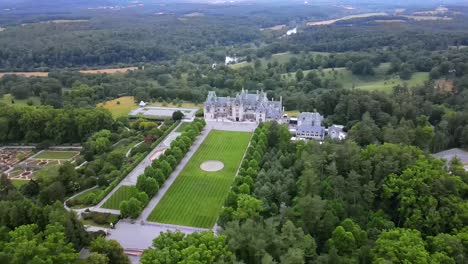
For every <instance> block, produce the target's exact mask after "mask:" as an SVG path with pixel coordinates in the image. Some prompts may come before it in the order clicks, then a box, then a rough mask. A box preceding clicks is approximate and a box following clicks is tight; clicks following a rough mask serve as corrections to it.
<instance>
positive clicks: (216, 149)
mask: <svg viewBox="0 0 468 264" xmlns="http://www.w3.org/2000/svg"><path fill="white" fill-rule="evenodd" d="M250 136H251V133H247V132H232V131H218V130H213V131H211V132H210V134H209V135H208V137H207V138H206V139H205V141H204V142H203V143H202V145H201V146H200V148H199V149H198V150H197V152H196V153H195V154H194V156H193V157H192V158H191V159H190V161H189V163H188V164H187V166H186V167H185V168H184V169H183V170H182V172H181V173H180V174H179V176H178V177H177V179H176V181H175V182H174V183H173V184H172V186H171V187H170V188H169V190H168V191H167V193H166V194H165V195H164V197H163V198H162V200H161V201H160V202H159V204H158V205H157V206H156V208H154V209H153V212H151V214H150V216H149V217H148V220H149V221H154V222H159V223H167V224H176V225H183V226H194V227H202V228H211V227H213V225H214V224H215V222H216V220H217V218H218V215H219V213H220V211H221V208H222V205H223V202H224V199H225V198H226V195H227V193H228V191H229V188H230V186H231V184H232V181H233V179H234V176H235V173H236V171H237V168H238V166H239V164H240V162H241V160H242V157H243V154H244V151H245V149H246V147H247V145H248V142H249V140H250ZM208 160H219V161H221V162H223V163H224V168H223V169H222V170H220V171H217V172H205V171H203V170H201V169H200V164H201V163H203V162H205V161H208Z"/></svg>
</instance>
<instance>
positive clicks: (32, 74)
mask: <svg viewBox="0 0 468 264" xmlns="http://www.w3.org/2000/svg"><path fill="white" fill-rule="evenodd" d="M8 74H15V75H20V76H25V77H47V76H49V73H48V72H0V78H2V77H3V76H5V75H8Z"/></svg>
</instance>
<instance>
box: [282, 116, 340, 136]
mask: <svg viewBox="0 0 468 264" xmlns="http://www.w3.org/2000/svg"><path fill="white" fill-rule="evenodd" d="M323 120H324V117H323V116H322V115H321V114H320V113H317V112H302V113H301V114H300V115H299V116H298V117H297V118H290V119H289V125H290V128H291V129H290V131H291V133H293V134H294V135H295V138H296V139H314V140H318V141H323V140H324V139H325V137H327V136H328V137H329V138H331V139H337V140H343V139H345V138H346V136H347V133H346V132H344V131H343V130H344V126H341V125H332V126H330V127H328V128H325V127H324V125H323Z"/></svg>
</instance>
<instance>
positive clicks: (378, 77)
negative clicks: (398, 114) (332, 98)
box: [283, 63, 429, 93]
mask: <svg viewBox="0 0 468 264" xmlns="http://www.w3.org/2000/svg"><path fill="white" fill-rule="evenodd" d="M389 66H390V65H389V64H388V63H382V64H381V65H379V66H378V67H376V68H375V75H374V76H368V77H361V76H357V75H354V74H353V73H352V72H351V71H350V70H348V69H346V68H335V69H334V70H332V69H324V70H322V72H323V73H321V72H320V71H318V70H308V71H304V75H307V73H309V72H310V71H315V72H317V74H318V76H319V77H320V78H321V79H322V80H335V81H336V82H338V83H340V84H341V85H342V86H343V88H345V89H351V88H353V86H354V88H355V89H362V90H366V91H382V92H386V93H391V92H392V89H393V87H394V86H396V85H404V84H406V85H408V87H409V88H413V87H416V86H419V85H423V84H424V82H425V81H427V80H429V73H427V72H416V73H414V74H413V75H412V76H411V79H409V80H401V79H400V77H398V76H396V75H392V76H390V75H387V74H385V72H386V70H387V69H388V67H389ZM283 76H284V78H286V79H294V78H296V77H295V76H296V75H295V73H290V74H284V75H283Z"/></svg>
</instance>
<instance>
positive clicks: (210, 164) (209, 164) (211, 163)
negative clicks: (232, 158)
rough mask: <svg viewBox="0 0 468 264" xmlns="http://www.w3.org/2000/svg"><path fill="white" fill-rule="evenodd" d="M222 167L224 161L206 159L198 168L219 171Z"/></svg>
mask: <svg viewBox="0 0 468 264" xmlns="http://www.w3.org/2000/svg"><path fill="white" fill-rule="evenodd" d="M223 168H224V163H222V162H221V161H219V160H207V161H205V162H203V163H202V164H200V169H202V170H204V171H208V172H215V171H220V170H222V169H223Z"/></svg>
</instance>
